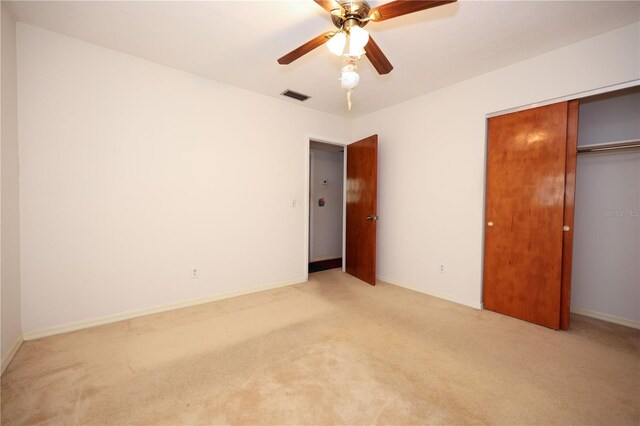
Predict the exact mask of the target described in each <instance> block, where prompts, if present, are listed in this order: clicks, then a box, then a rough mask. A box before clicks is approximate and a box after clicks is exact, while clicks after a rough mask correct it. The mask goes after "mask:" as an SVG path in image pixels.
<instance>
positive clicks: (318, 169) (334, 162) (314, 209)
mask: <svg viewBox="0 0 640 426" xmlns="http://www.w3.org/2000/svg"><path fill="white" fill-rule="evenodd" d="M344 176H345V147H344V146H343V145H338V144H332V143H327V142H320V141H316V140H310V141H309V188H308V191H309V197H308V200H309V247H308V255H309V257H308V259H309V261H308V272H309V273H313V272H319V271H325V270H328V269H335V268H342V267H343V259H344V229H345V214H344V211H345V210H344V206H345V203H344V200H345V197H344V192H345V191H344V188H345V186H344V181H345V179H344Z"/></svg>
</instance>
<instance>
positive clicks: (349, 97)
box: [347, 89, 351, 111]
mask: <svg viewBox="0 0 640 426" xmlns="http://www.w3.org/2000/svg"><path fill="white" fill-rule="evenodd" d="M347 106H348V107H349V111H351V89H349V90H348V91H347Z"/></svg>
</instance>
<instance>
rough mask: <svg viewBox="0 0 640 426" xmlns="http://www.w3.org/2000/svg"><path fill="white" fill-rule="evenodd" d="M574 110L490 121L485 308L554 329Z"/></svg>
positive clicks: (555, 108)
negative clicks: (569, 129) (570, 120)
mask: <svg viewBox="0 0 640 426" xmlns="http://www.w3.org/2000/svg"><path fill="white" fill-rule="evenodd" d="M568 105H569V103H568V102H561V103H558V104H553V105H549V106H544V107H540V108H533V109H530V110H526V111H520V112H516V113H513V114H507V115H503V116H499V117H494V118H491V119H489V132H488V147H487V193H486V215H485V218H486V224H485V257H484V288H483V303H484V307H485V308H486V309H489V310H492V311H496V312H500V313H503V314H506V315H510V316H513V317H516V318H520V319H523V320H526V321H530V322H534V323H536V324H540V325H544V326H547V327H551V328H554V329H558V328H559V327H560V311H561V293H562V278H563V239H564V235H563V225H564V220H565V217H564V214H565V186H566V182H565V181H566V176H565V175H566V173H567V161H566V158H567V153H568V150H567V146H568V145H567V124H568V118H567V117H568ZM573 161H575V156H574V157H573ZM574 170H575V169H574ZM572 183H573V182H570V184H572ZM569 267H570V265H569ZM566 303H567V304H568V300H567V301H566ZM567 306H568V305H567ZM567 326H568V323H567Z"/></svg>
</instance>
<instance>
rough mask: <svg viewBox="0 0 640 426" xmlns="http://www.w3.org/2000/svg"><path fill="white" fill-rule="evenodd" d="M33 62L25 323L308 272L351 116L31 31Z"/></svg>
mask: <svg viewBox="0 0 640 426" xmlns="http://www.w3.org/2000/svg"><path fill="white" fill-rule="evenodd" d="M18 71H19V75H20V80H19V82H18V83H19V84H18V94H19V99H20V102H19V125H20V128H19V130H20V161H21V170H20V185H21V187H20V189H21V214H22V224H21V225H22V283H23V304H22V307H23V326H24V329H25V331H27V332H33V331H37V330H42V329H46V328H48V327H54V326H59V325H63V324H68V323H73V322H76V321H83V320H87V319H95V318H101V317H106V316H110V315H114V314H119V313H122V312H128V311H135V310H140V309H145V308H150V307H154V306H160V305H165V304H173V303H176V302H182V301H187V300H192V299H199V298H206V297H210V296H216V295H223V294H230V293H237V292H242V291H248V290H250V289H255V288H261V287H263V286H269V285H277V284H282V283H292V282H300V281H303V280H304V278H305V274H306V265H305V258H306V256H305V252H306V250H307V248H306V247H305V240H306V237H305V235H304V229H305V221H306V220H307V218H305V217H304V216H305V214H304V210H305V209H304V208H302V207H301V206H302V205H303V204H302V200H304V199H305V194H306V192H307V191H308V189H307V188H306V187H305V165H306V161H307V159H306V158H305V157H306V152H307V150H306V149H307V148H306V144H308V141H309V136H310V135H317V136H318V137H326V138H327V139H328V140H348V139H349V136H350V123H349V121H348V120H346V119H344V118H341V117H338V116H334V115H331V114H326V113H322V112H318V111H315V110H312V109H308V108H305V107H302V106H298V105H294V104H292V103H290V102H288V101H286V100H278V99H274V98H271V97H267V96H264V95H259V94H256V93H252V92H249V91H246V90H242V89H238V88H235V87H232V86H228V85H225V84H221V83H217V82H214V81H211V80H207V79H205V78H201V77H197V76H194V75H192V74H188V73H186V72H182V71H178V70H175V69H171V68H168V67H165V66H161V65H157V64H154V63H151V62H148V61H145V60H142V59H139V58H136V57H133V56H129V55H126V54H123V53H119V52H115V51H112V50H109V49H105V48H101V47H98V46H95V45H92V44H89V43H86V42H82V41H79V40H76V39H72V38H68V37H64V36H61V35H58V34H55V33H52V32H49V31H45V30H42V29H39V28H36V27H32V26H29V25H25V24H18ZM295 200H297V201H298V202H297V203H295V202H294V201H295ZM194 268H197V269H198V270H199V277H198V278H197V279H192V278H191V273H192V270H193V269H194Z"/></svg>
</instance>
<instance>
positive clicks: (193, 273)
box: [191, 268, 200, 278]
mask: <svg viewBox="0 0 640 426" xmlns="http://www.w3.org/2000/svg"><path fill="white" fill-rule="evenodd" d="M199 277H200V271H198V270H197V269H196V268H193V269H192V270H191V278H199Z"/></svg>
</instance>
